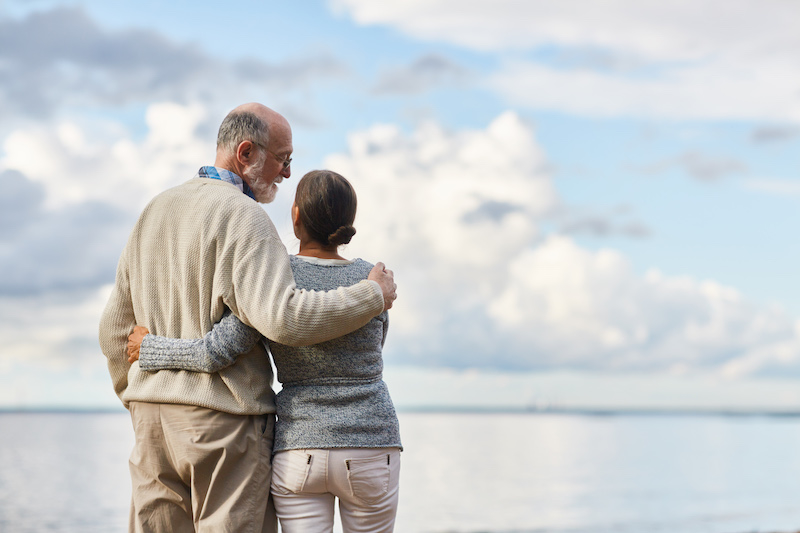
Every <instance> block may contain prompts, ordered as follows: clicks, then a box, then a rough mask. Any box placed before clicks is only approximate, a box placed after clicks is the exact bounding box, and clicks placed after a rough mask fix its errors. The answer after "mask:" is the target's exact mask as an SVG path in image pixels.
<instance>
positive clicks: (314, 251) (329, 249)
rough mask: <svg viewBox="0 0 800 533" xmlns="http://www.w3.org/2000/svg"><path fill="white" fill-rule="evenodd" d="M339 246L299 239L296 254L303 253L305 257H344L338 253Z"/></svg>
mask: <svg viewBox="0 0 800 533" xmlns="http://www.w3.org/2000/svg"><path fill="white" fill-rule="evenodd" d="M338 250H339V247H338V246H333V245H327V246H326V245H324V244H322V243H319V242H316V241H303V240H301V241H300V251H299V252H297V255H304V256H306V257H317V258H319V259H344V257H342V256H341V255H339V252H338Z"/></svg>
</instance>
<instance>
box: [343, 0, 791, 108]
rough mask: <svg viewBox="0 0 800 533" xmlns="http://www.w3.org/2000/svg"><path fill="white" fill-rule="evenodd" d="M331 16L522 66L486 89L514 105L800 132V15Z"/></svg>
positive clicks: (465, 12) (669, 10)
mask: <svg viewBox="0 0 800 533" xmlns="http://www.w3.org/2000/svg"><path fill="white" fill-rule="evenodd" d="M332 5H333V6H334V7H335V8H336V9H339V10H342V11H347V12H349V14H350V15H351V16H352V18H353V19H354V20H355V21H356V22H358V23H361V24H385V25H391V26H395V27H397V28H399V29H401V30H402V31H404V32H406V33H408V34H409V35H412V36H414V37H417V38H421V39H425V40H430V41H444V42H448V43H454V44H457V45H460V46H463V47H466V48H470V49H475V50H482V51H493V52H504V53H510V54H511V55H512V56H517V59H516V60H509V61H507V62H506V63H504V64H503V66H502V67H501V68H500V70H499V71H497V72H495V73H494V74H493V75H492V76H491V77H490V79H489V81H488V86H489V87H491V88H493V89H494V90H496V91H498V92H499V93H501V94H502V95H504V96H505V97H506V98H507V99H508V101H509V102H511V103H514V104H516V105H522V106H529V107H532V108H539V109H541V108H544V109H555V110H559V111H563V112H568V113H574V114H579V115H585V116H593V117H616V116H643V117H658V118H673V119H768V120H774V121H779V122H781V121H787V120H789V121H800V96H799V95H798V92H797V88H798V87H799V86H800V66H798V62H797V57H796V51H797V49H798V47H800V33H798V32H797V31H796V28H795V24H794V22H793V21H796V20H798V18H800V5H798V4H796V3H793V2H783V1H780V0H772V1H766V2H761V1H759V2H757V1H755V0H735V1H733V2H730V1H723V0H703V1H701V2H694V1H688V0H679V1H673V2H644V3H643V2H636V1H635V0H613V1H609V2H600V3H598V2H591V1H586V0H570V1H565V2H545V1H543V0H539V1H530V2H519V1H518V0H500V1H494V0H492V1H489V0H481V1H472V2H456V1H455V0H432V1H424V2H423V1H421V0H415V1H409V2H401V3H397V2H395V3H390V4H387V3H375V2H368V1H366V0H336V1H334V2H332ZM530 52H534V54H533V56H531V55H530V54H526V53H530ZM537 53H541V54H540V55H539V57H538V59H531V57H536V54H537ZM520 57H526V59H524V60H523V59H520Z"/></svg>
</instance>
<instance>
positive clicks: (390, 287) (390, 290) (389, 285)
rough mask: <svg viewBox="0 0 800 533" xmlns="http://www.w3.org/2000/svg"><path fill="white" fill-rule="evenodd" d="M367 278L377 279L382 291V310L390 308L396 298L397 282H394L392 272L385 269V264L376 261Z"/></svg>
mask: <svg viewBox="0 0 800 533" xmlns="http://www.w3.org/2000/svg"><path fill="white" fill-rule="evenodd" d="M367 279H370V280H372V281H377V282H378V285H380V286H381V291H382V292H383V310H384V311H386V310H388V309H391V308H392V304H393V303H394V301H395V300H396V299H397V284H396V283H395V282H394V272H392V271H391V270H386V265H384V264H383V263H376V264H375V266H374V267H373V268H372V270H371V271H370V273H369V276H368V277H367Z"/></svg>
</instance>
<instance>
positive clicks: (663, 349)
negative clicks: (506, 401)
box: [325, 113, 800, 375]
mask: <svg viewBox="0 0 800 533" xmlns="http://www.w3.org/2000/svg"><path fill="white" fill-rule="evenodd" d="M325 165H326V167H328V168H331V169H333V170H336V171H339V172H341V173H342V174H343V175H344V176H345V177H347V178H348V179H350V180H351V181H352V182H353V184H354V186H355V187H356V191H357V192H358V195H359V215H358V219H357V225H356V226H357V228H358V230H359V233H358V234H357V235H356V236H355V238H354V240H353V243H352V244H351V246H350V249H349V250H348V251H347V252H346V253H347V254H348V255H353V256H362V257H364V258H366V259H371V260H373V261H376V260H382V261H384V262H386V263H387V264H388V265H389V267H390V268H392V269H394V270H395V271H396V273H397V280H398V283H399V285H400V289H399V291H400V299H399V300H398V301H397V304H396V307H395V309H394V310H393V312H392V316H393V327H392V329H393V333H392V334H391V339H390V342H389V346H388V350H387V353H388V357H389V360H390V362H391V363H392V364H400V363H407V364H408V363H413V364H432V365H444V366H451V367H455V368H467V367H490V368H504V369H544V368H584V369H586V368H591V369H597V370H619V371H631V370H640V371H653V370H657V371H668V372H671V373H684V372H687V371H695V370H697V369H716V370H718V371H719V370H724V372H727V373H729V374H731V375H738V374H748V373H769V372H776V371H783V370H786V369H788V370H789V371H792V369H794V371H796V370H797V369H798V362H800V335H798V333H797V331H796V326H795V323H794V321H793V320H792V319H791V318H790V317H788V316H787V315H786V314H785V313H784V312H782V311H781V310H779V309H772V308H759V307H756V306H754V305H752V304H751V303H749V302H748V301H747V299H746V298H744V297H742V296H741V295H740V294H739V293H738V292H737V291H736V290H734V289H732V288H730V287H725V286H722V285H720V284H718V283H716V282H714V281H713V280H708V281H699V280H694V279H691V278H675V277H669V276H666V275H663V274H661V273H659V272H657V271H655V270H654V271H651V272H650V273H648V274H647V275H646V276H641V275H639V274H637V273H636V272H634V271H633V269H632V267H631V265H630V264H629V262H628V260H627V259H626V258H625V257H624V256H622V255H621V254H620V253H619V252H616V251H614V250H599V251H590V250H587V249H583V248H581V247H579V246H578V245H577V244H576V243H575V242H574V241H573V240H571V239H570V238H568V237H565V236H558V235H552V236H549V237H542V235H540V233H539V230H538V227H539V222H540V221H541V219H542V218H543V217H544V216H545V215H546V214H548V213H550V212H552V211H553V210H555V209H556V208H558V206H559V199H558V197H557V195H556V193H555V191H554V189H553V184H552V182H551V179H550V176H549V175H548V174H547V173H546V171H544V170H542V169H545V168H547V165H546V161H545V160H544V157H543V155H542V153H541V150H540V149H539V146H538V144H537V142H536V140H535V137H534V134H533V131H532V129H531V127H530V126H528V125H526V124H525V123H523V122H521V121H520V120H519V118H518V117H517V116H516V115H514V114H513V113H506V114H503V115H501V116H500V117H498V118H497V119H496V120H495V121H494V122H493V123H492V124H490V125H489V126H488V127H487V128H486V129H485V130H476V131H461V132H446V131H443V130H442V129H441V128H439V127H437V126H434V125H428V126H425V127H422V128H420V129H419V130H417V131H415V132H412V133H410V134H404V133H403V132H401V131H399V130H398V129H396V128H394V127H389V126H378V127H375V128H372V129H370V130H367V131H364V132H361V133H357V134H354V135H352V136H351V138H350V151H349V153H347V154H338V155H334V156H330V157H329V158H328V159H327V160H326V163H325Z"/></svg>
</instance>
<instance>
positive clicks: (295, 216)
mask: <svg viewBox="0 0 800 533" xmlns="http://www.w3.org/2000/svg"><path fill="white" fill-rule="evenodd" d="M301 226H302V224H301V223H300V208H299V207H297V204H292V227H293V228H294V236H295V237H297V238H298V239H299V238H300V227H301Z"/></svg>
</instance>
